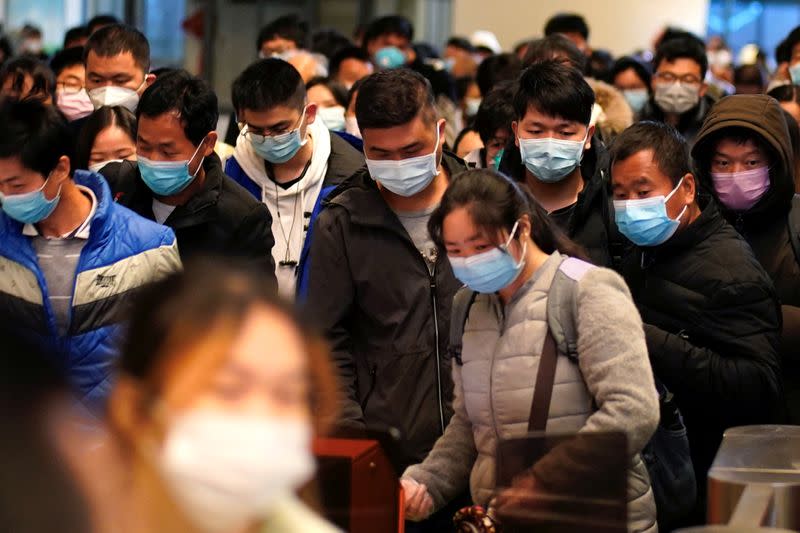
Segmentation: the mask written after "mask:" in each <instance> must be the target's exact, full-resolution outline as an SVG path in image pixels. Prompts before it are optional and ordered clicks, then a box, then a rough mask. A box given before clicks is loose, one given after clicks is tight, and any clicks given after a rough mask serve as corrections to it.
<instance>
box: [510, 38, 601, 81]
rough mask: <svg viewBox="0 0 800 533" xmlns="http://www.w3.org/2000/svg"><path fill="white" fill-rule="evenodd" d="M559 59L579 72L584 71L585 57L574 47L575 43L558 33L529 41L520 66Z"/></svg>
mask: <svg viewBox="0 0 800 533" xmlns="http://www.w3.org/2000/svg"><path fill="white" fill-rule="evenodd" d="M559 57H563V58H564V59H565V60H566V61H569V63H570V64H571V65H572V66H573V67H575V68H576V69H578V70H579V71H581V72H585V71H586V55H585V54H584V53H583V52H581V51H580V50H579V49H578V47H577V46H575V43H573V42H572V41H570V40H569V39H568V38H566V37H564V36H563V35H562V34H560V33H554V34H552V35H548V36H547V37H545V38H544V39H536V40H535V41H531V42H530V44H529V45H528V51H527V52H525V58H524V59H523V60H522V64H523V65H524V66H526V67H527V66H530V65H532V64H533V63H537V62H539V61H549V60H552V59H557V58H559Z"/></svg>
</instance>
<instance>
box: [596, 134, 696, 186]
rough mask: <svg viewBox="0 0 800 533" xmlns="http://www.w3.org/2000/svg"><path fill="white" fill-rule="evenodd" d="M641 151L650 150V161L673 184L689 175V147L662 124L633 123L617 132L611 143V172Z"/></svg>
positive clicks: (680, 137) (682, 139)
mask: <svg viewBox="0 0 800 533" xmlns="http://www.w3.org/2000/svg"><path fill="white" fill-rule="evenodd" d="M645 150H652V151H653V161H654V162H655V164H656V165H657V166H658V169H659V170H660V171H661V172H662V173H663V174H664V175H665V176H667V177H669V179H670V180H671V181H672V184H673V185H677V184H678V182H679V181H680V180H681V178H683V177H684V176H685V175H686V174H688V173H689V172H691V167H690V166H689V145H688V143H687V142H686V140H685V139H684V138H683V136H682V135H681V134H680V133H678V130H676V129H675V128H673V127H672V126H670V125H669V124H665V123H663V122H652V121H643V122H637V123H636V124H634V125H633V126H631V127H629V128H628V129H626V130H625V131H623V132H622V133H620V134H619V135H618V136H617V137H616V139H614V142H613V143H612V144H611V152H610V158H611V169H612V179H613V167H614V165H615V164H617V163H619V162H621V161H625V160H626V159H628V158H629V157H631V156H633V155H636V154H638V153H639V152H642V151H645Z"/></svg>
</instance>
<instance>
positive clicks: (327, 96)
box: [308, 83, 339, 108]
mask: <svg viewBox="0 0 800 533" xmlns="http://www.w3.org/2000/svg"><path fill="white" fill-rule="evenodd" d="M308 101H309V103H312V104H317V106H318V107H321V108H326V107H336V106H338V105H339V102H337V101H336V98H335V97H334V96H333V93H332V92H331V90H330V89H328V88H327V87H325V86H324V85H322V84H321V83H319V84H317V85H314V86H313V87H312V88H310V89H309V90H308Z"/></svg>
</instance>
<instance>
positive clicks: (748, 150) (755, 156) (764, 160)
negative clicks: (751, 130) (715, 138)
mask: <svg viewBox="0 0 800 533" xmlns="http://www.w3.org/2000/svg"><path fill="white" fill-rule="evenodd" d="M768 166H770V157H769V155H768V154H767V152H766V151H764V149H763V148H761V147H760V146H759V145H758V144H757V143H755V142H753V141H752V140H747V141H745V142H740V141H738V140H734V139H725V138H723V139H721V140H720V141H719V142H718V143H717V146H716V148H715V149H714V154H713V155H712V157H711V172H744V171H746V170H753V169H756V168H763V167H768Z"/></svg>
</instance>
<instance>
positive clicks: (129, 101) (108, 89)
mask: <svg viewBox="0 0 800 533" xmlns="http://www.w3.org/2000/svg"><path fill="white" fill-rule="evenodd" d="M142 85H144V82H142ZM139 88H141V85H140V86H139ZM137 91H138V89H137V90H136V91H134V90H133V89H128V88H127V87H118V86H116V85H105V86H103V87H95V88H94V89H92V90H91V91H89V99H90V100H91V101H92V104H93V105H94V108H95V109H100V108H101V107H103V106H106V105H107V106H109V107H114V106H122V107H124V108H125V109H127V110H128V111H130V112H131V113H135V112H136V106H137V105H139V93H138V92H137Z"/></svg>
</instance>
